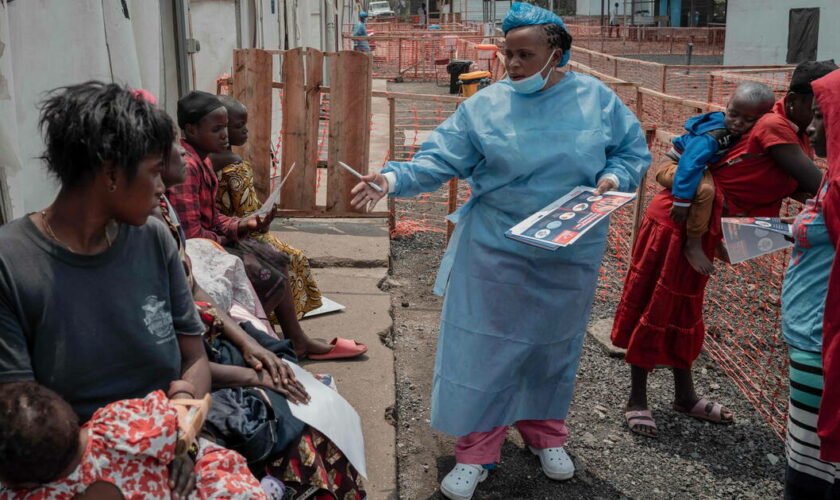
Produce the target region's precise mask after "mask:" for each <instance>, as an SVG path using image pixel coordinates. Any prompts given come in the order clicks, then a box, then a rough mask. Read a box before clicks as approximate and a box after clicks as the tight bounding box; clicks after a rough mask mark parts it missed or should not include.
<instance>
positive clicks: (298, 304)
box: [210, 96, 321, 319]
mask: <svg viewBox="0 0 840 500" xmlns="http://www.w3.org/2000/svg"><path fill="white" fill-rule="evenodd" d="M219 97H220V99H221V101H222V103H223V104H224V105H225V107H226V108H227V110H228V138H229V140H230V144H231V145H232V146H241V145H243V144H245V143H246V142H247V141H248V128H247V123H248V110H247V109H245V106H243V105H242V103H240V102H239V101H237V100H236V99H234V98H232V97H229V96H219ZM210 156H211V160H212V161H213V168H214V170H216V175H217V176H218V177H219V191H218V195H217V198H216V203H217V204H218V206H219V211H221V212H222V213H223V214H225V215H227V216H230V217H247V216H249V215H251V214H252V213H254V212H256V211H257V210H258V209H259V208H260V205H262V204H261V203H260V200H259V199H258V198H257V193H256V191H255V190H254V173H253V170H251V165H250V164H248V162H246V161H243V160H242V158H240V157H239V155H237V154H236V153H233V152H232V151H229V152H227V153H222V154H218V155H216V154H214V155H210ZM251 237H252V238H254V239H257V240H260V241H263V242H265V243H268V244H270V245H273V246H274V247H276V248H277V249H278V250H280V251H281V252H283V253H285V254H286V255H288V256H289V259H290V260H291V262H290V263H289V285H290V286H291V287H292V293H293V295H294V298H295V309H296V310H297V315H298V319H300V318H302V317H303V315H304V314H306V313H308V312H309V311H312V310H313V309H317V308H319V307H321V291H320V290H319V289H318V284H317V283H315V279H314V278H313V277H312V271H311V269H310V268H309V260H307V258H306V256H305V255H303V252H301V251H300V250H298V249H297V248H294V247H292V246H290V245H288V244H286V243H284V242H282V241H280V240H279V239H278V238H277V237H276V236H274V235H272V234H271V233H269V232H268V231H266V232H259V233H254V234H252V235H251Z"/></svg>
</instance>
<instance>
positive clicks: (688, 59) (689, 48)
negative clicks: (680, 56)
mask: <svg viewBox="0 0 840 500" xmlns="http://www.w3.org/2000/svg"><path fill="white" fill-rule="evenodd" d="M692 52H694V44H693V43H689V44H688V46H687V47H686V49H685V59H686V61H685V64H686V65H687V66H691V53H692ZM690 73H691V68H686V70H685V74H686V75H688V74H690Z"/></svg>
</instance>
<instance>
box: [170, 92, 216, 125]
mask: <svg viewBox="0 0 840 500" xmlns="http://www.w3.org/2000/svg"><path fill="white" fill-rule="evenodd" d="M222 106H224V105H223V104H222V101H220V100H219V98H218V97H216V96H215V95H213V94H211V93H209V92H202V91H200V90H193V91H192V92H190V93H189V94H187V95H185V96H184V97H182V98H181V99H179V100H178V126H179V127H181V128H182V129H183V128H184V127H185V126H186V125H187V124H189V123H198V122H199V121H201V119H202V118H204V117H205V116H207V114H208V113H210V112H211V111H213V110H215V109H217V108H221V107H222Z"/></svg>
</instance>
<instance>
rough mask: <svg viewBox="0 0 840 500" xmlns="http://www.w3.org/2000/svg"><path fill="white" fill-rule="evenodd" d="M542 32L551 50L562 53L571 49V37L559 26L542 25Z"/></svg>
mask: <svg viewBox="0 0 840 500" xmlns="http://www.w3.org/2000/svg"><path fill="white" fill-rule="evenodd" d="M542 27H543V32H544V33H545V36H546V39H547V40H548V46H549V47H551V48H552V49H561V50H562V51H563V53H564V54H565V53H566V52H568V51H569V49H571V48H572V35H570V34H569V32H568V31H566V30H565V29H563V27H562V26H560V25H559V24H543V25H542Z"/></svg>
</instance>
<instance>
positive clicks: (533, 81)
mask: <svg viewBox="0 0 840 500" xmlns="http://www.w3.org/2000/svg"><path fill="white" fill-rule="evenodd" d="M552 58H554V53H553V52H552V53H551V55H550V56H549V57H548V61H546V63H545V65H544V66H543V67H542V69H541V70H539V71H537V72H536V73H534V74H533V75H531V76H528V77H525V78H523V79H521V80H511V78H510V77H508V83H510V85H511V87H513V91H514V92H516V93H517V94H533V93H535V92H539V91H540V90H542V89H543V88H545V86H546V84H548V79H549V78H550V77H551V72H550V71H549V72H548V75H546V76H543V71H545V68H547V67H548V65H549V64H551V60H552Z"/></svg>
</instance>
